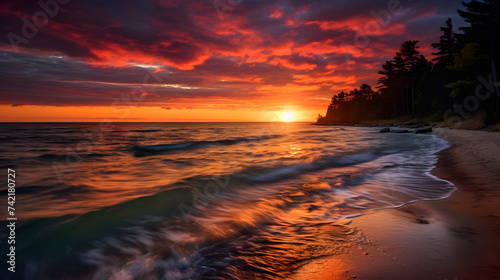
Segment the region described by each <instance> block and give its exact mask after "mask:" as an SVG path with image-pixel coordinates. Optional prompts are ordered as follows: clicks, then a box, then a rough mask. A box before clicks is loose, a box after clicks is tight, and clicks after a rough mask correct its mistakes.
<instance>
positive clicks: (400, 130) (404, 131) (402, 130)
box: [391, 129, 408, 133]
mask: <svg viewBox="0 0 500 280" xmlns="http://www.w3.org/2000/svg"><path fill="white" fill-rule="evenodd" d="M391 132H394V133H407V132H408V129H391Z"/></svg>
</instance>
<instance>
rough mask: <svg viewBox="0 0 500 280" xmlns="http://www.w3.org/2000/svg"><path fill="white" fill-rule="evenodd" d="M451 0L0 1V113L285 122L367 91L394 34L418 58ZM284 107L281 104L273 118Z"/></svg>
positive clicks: (1, 117)
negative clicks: (413, 47)
mask: <svg viewBox="0 0 500 280" xmlns="http://www.w3.org/2000/svg"><path fill="white" fill-rule="evenodd" d="M458 8H462V6H461V3H460V1H457V0H455V1H445V0H419V1H417V0H400V1H398V0H387V1H386V0H384V1H368V0H357V1H348V0H331V1H302V0H274V1H273V0H215V1H213V0H179V1H176V0H175V1H174V0H127V1H119V0H87V1H83V0H80V1H76V0H41V1H40V2H38V1H32V0H30V1H28V0H17V1H2V2H1V3H0V15H1V16H0V26H1V31H2V34H1V36H0V84H1V85H2V89H1V92H0V121H4V122H5V121H28V122H30V121H100V120H103V119H109V120H115V121H165V122H168V121H279V120H282V118H283V116H284V115H285V116H290V113H292V114H293V116H294V120H295V121H308V122H312V121H314V120H315V117H316V116H317V114H318V113H321V114H324V113H325V111H326V108H327V106H328V104H329V101H330V99H331V97H332V95H333V94H336V93H338V92H339V91H341V90H351V89H353V88H355V87H359V86H360V85H361V84H362V83H368V84H370V85H372V86H376V83H377V80H378V78H379V75H378V74H377V71H378V70H379V69H380V68H381V64H382V63H384V62H385V61H386V60H389V59H391V58H392V56H394V53H395V52H396V51H397V49H398V48H399V46H400V45H401V44H402V43H403V42H404V41H406V40H419V41H420V43H419V45H420V51H421V53H422V54H424V55H425V56H426V57H428V58H431V53H432V52H433V50H432V48H431V47H430V44H431V43H433V42H436V41H438V39H439V36H440V35H441V32H440V30H439V28H440V27H441V26H444V24H445V21H446V19H447V18H448V17H451V18H452V19H453V22H454V25H455V27H456V29H458V28H457V27H458V26H461V25H464V22H463V20H462V19H461V18H460V17H459V16H458V15H457V12H456V10H457V9H458ZM284 112H289V113H284Z"/></svg>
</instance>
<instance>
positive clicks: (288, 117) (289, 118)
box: [283, 111, 294, 122]
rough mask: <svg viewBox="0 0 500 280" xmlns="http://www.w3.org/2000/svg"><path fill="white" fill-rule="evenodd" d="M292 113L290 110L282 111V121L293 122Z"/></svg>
mask: <svg viewBox="0 0 500 280" xmlns="http://www.w3.org/2000/svg"><path fill="white" fill-rule="evenodd" d="M293 120H294V114H293V113H292V112H290V111H285V112H283V121H284V122H293Z"/></svg>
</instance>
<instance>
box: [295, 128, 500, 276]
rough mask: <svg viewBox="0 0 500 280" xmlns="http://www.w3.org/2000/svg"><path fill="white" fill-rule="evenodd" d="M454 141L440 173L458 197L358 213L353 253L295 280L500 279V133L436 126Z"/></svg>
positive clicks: (311, 266)
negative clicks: (366, 213) (453, 186)
mask: <svg viewBox="0 0 500 280" xmlns="http://www.w3.org/2000/svg"><path fill="white" fill-rule="evenodd" d="M435 134H436V135H438V136H439V137H441V138H443V139H446V140H447V141H449V142H450V144H451V148H449V149H447V150H444V151H442V152H441V153H440V154H439V161H438V163H437V165H436V168H435V169H433V170H432V172H431V173H432V174H433V175H435V176H437V177H439V178H441V179H445V180H448V181H451V182H452V183H454V184H455V185H456V186H457V190H456V191H455V192H454V193H453V194H452V196H451V197H449V198H446V199H443V200H438V201H420V202H416V203H412V204H409V205H406V206H403V207H401V208H397V209H387V210H381V211H376V212H373V213H372V214H368V215H364V216H361V217H357V218H354V219H353V220H352V223H351V224H350V226H352V227H354V228H355V229H356V238H355V240H356V241H355V242H353V243H352V244H350V246H349V247H348V248H347V250H346V253H345V254H339V255H336V256H333V257H326V258H321V259H317V260H314V261H311V262H308V263H306V264H304V265H303V266H302V267H301V268H299V269H298V270H297V273H296V274H295V275H294V276H293V277H291V278H292V279H443V280H444V279H450V280H451V279H453V280H454V279H500V257H499V254H500V133H489V132H486V131H467V130H451V129H444V128H443V129H436V131H435Z"/></svg>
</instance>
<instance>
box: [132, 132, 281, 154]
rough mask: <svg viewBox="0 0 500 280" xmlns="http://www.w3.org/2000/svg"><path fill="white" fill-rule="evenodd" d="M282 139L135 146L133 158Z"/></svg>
mask: <svg viewBox="0 0 500 280" xmlns="http://www.w3.org/2000/svg"><path fill="white" fill-rule="evenodd" d="M279 137H282V135H266V136H250V137H237V138H226V139H220V140H212V141H210V140H204V141H187V142H181V143H173V144H159V145H136V146H134V147H133V150H135V154H134V155H135V156H144V155H148V154H157V153H164V152H169V151H180V150H194V149H201V148H205V147H209V146H217V145H222V146H228V145H235V144H239V143H245V142H256V141H263V140H268V139H274V138H279Z"/></svg>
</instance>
